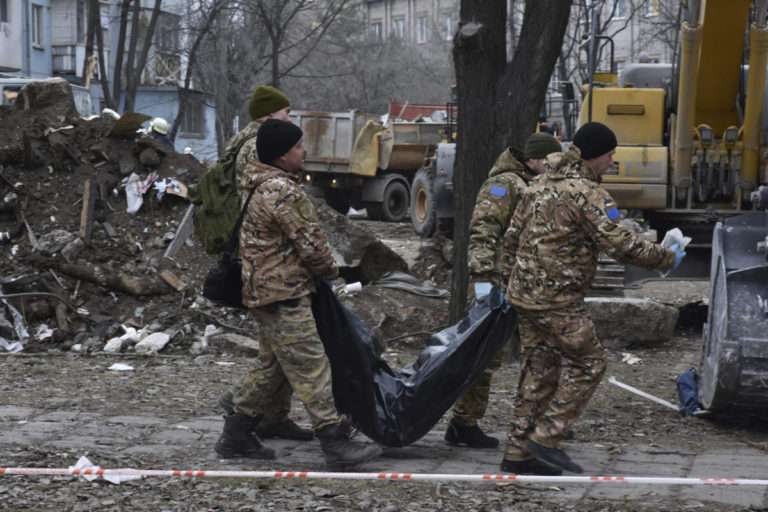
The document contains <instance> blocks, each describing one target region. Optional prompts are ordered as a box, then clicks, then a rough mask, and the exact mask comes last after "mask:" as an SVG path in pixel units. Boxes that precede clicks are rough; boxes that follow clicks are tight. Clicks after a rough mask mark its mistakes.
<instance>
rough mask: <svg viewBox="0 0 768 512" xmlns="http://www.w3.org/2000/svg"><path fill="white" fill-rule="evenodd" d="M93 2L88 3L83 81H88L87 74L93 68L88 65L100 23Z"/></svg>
mask: <svg viewBox="0 0 768 512" xmlns="http://www.w3.org/2000/svg"><path fill="white" fill-rule="evenodd" d="M93 4H94V2H93V0H91V1H90V2H88V17H87V23H88V25H87V28H86V30H87V31H86V33H85V58H84V59H83V80H85V81H87V80H88V78H87V74H88V71H89V69H90V68H91V67H90V66H89V65H88V64H89V62H90V60H91V57H93V40H94V36H95V33H96V23H98V18H97V17H96V11H95V10H94V9H93Z"/></svg>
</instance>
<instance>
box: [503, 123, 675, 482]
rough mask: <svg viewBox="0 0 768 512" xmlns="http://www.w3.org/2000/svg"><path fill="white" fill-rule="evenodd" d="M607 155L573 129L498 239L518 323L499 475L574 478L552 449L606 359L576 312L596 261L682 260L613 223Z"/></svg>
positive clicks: (593, 136) (583, 315) (582, 312)
mask: <svg viewBox="0 0 768 512" xmlns="http://www.w3.org/2000/svg"><path fill="white" fill-rule="evenodd" d="M616 145H617V142H616V136H615V135H614V133H613V132H612V131H611V130H610V129H609V128H608V127H607V126H605V125H603V124H600V123H587V124H585V125H584V126H583V127H582V128H580V129H579V131H578V132H577V133H576V135H575V136H574V141H573V145H572V146H571V147H570V149H569V151H568V152H567V153H565V154H563V153H556V154H553V155H549V157H548V169H547V172H546V174H545V175H543V176H541V177H540V178H539V179H537V180H535V181H534V182H533V183H532V184H531V185H530V186H529V188H528V190H527V191H526V194H525V195H524V197H523V198H522V200H521V201H520V204H519V206H518V208H517V210H516V211H515V214H514V216H513V219H512V222H511V223H510V227H509V230H508V231H507V233H506V234H505V240H504V244H505V251H508V252H509V253H510V254H514V255H515V259H514V264H513V266H512V268H511V269H510V274H511V275H510V279H509V284H508V287H507V300H508V301H509V302H510V303H511V304H512V305H513V306H514V307H515V309H516V310H517V312H518V314H519V329H520V335H521V338H522V351H523V355H522V367H521V370H520V381H519V384H518V391H517V397H516V399H515V412H514V417H513V420H512V422H511V429H510V432H509V435H508V437H507V447H506V451H505V454H504V459H503V461H502V464H501V469H502V471H505V472H512V473H534V474H549V475H553V474H561V473H562V470H563V469H565V470H568V471H572V472H581V468H580V466H579V465H578V464H576V463H574V462H573V461H572V460H571V459H570V458H569V457H568V455H567V454H566V453H565V452H564V451H563V450H561V449H560V448H559V444H560V442H561V441H562V440H563V438H564V436H565V433H566V432H567V430H568V428H569V427H570V426H571V425H572V424H573V423H574V422H575V421H576V420H577V418H578V417H579V416H580V414H581V412H582V411H583V410H584V408H585V407H586V405H587V403H588V402H589V399H590V398H591V397H592V394H593V393H594V391H595V389H596V387H597V385H598V384H599V383H600V379H601V378H602V376H603V373H604V372H605V367H606V362H605V358H606V354H605V349H604V348H603V346H602V344H601V343H600V341H599V340H598V339H597V337H596V336H595V329H594V325H593V324H592V319H591V318H590V315H589V312H588V310H587V309H586V307H585V304H584V297H585V295H586V293H587V290H588V288H589V287H590V285H591V283H592V280H593V279H594V277H595V273H596V270H597V257H598V253H599V252H600V251H604V252H606V253H607V254H608V255H610V256H611V257H613V258H615V259H616V260H619V261H621V262H624V263H631V264H634V265H639V266H642V267H646V268H657V269H668V268H671V267H673V266H675V265H677V264H679V261H680V259H681V258H682V256H680V251H677V254H676V251H673V250H668V249H665V248H663V247H662V246H661V245H658V244H654V243H651V242H648V241H646V240H643V239H641V238H640V237H638V236H637V235H635V234H634V233H632V232H630V231H628V230H626V229H625V228H623V227H622V226H620V225H619V224H618V223H617V220H618V219H619V211H618V209H617V206H616V203H615V202H614V200H613V199H612V198H611V196H610V195H609V194H608V193H607V192H606V191H605V190H604V189H603V188H601V187H600V181H601V176H602V175H603V174H604V173H605V172H606V171H607V170H608V169H609V168H610V167H611V166H612V165H613V158H612V156H613V153H614V149H615V147H616ZM683 254H684V253H683Z"/></svg>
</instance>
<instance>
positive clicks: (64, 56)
mask: <svg viewBox="0 0 768 512" xmlns="http://www.w3.org/2000/svg"><path fill="white" fill-rule="evenodd" d="M51 50H52V53H53V74H54V75H59V76H61V75H72V76H76V77H80V78H82V76H83V62H84V61H85V46H84V45H82V44H65V45H53V46H52V47H51ZM94 52H98V49H97V48H94ZM104 59H105V61H106V62H109V50H108V49H105V50H104ZM93 78H95V79H98V78H99V67H98V65H97V66H96V68H95V69H94V70H93Z"/></svg>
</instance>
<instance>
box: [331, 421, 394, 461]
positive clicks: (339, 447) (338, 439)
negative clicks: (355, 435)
mask: <svg viewBox="0 0 768 512" xmlns="http://www.w3.org/2000/svg"><path fill="white" fill-rule="evenodd" d="M317 438H318V439H319V440H320V446H321V447H322V448H323V454H324V455H325V463H326V464H327V465H328V466H329V467H331V468H339V469H343V468H349V467H351V466H356V465H358V464H362V463H364V462H368V461H369V460H372V459H375V458H376V457H378V456H379V455H381V448H379V447H378V446H377V445H375V444H365V443H360V442H357V441H350V440H349V435H348V433H347V432H345V431H344V429H343V428H342V427H341V426H340V425H338V424H337V425H329V426H327V427H325V428H323V429H321V430H319V431H318V432H317Z"/></svg>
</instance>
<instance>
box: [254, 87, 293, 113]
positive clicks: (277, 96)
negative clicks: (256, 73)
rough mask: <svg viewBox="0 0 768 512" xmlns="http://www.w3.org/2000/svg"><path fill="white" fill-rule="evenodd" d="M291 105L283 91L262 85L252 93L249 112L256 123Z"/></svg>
mask: <svg viewBox="0 0 768 512" xmlns="http://www.w3.org/2000/svg"><path fill="white" fill-rule="evenodd" d="M290 105H291V102H290V101H288V96H286V95H285V94H284V93H283V91H281V90H280V89H278V88H276V87H272V86H271V85H260V86H258V87H257V88H255V89H254V90H253V93H251V99H250V100H249V101H248V112H250V114H251V119H253V120H254V121H255V120H256V119H259V118H261V117H264V116H268V115H269V114H271V113H273V112H277V111H278V110H281V109H284V108H285V107H288V106H290Z"/></svg>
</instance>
